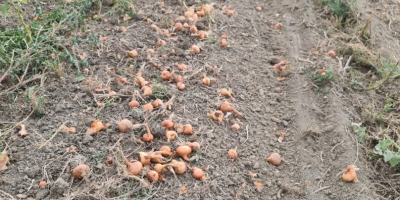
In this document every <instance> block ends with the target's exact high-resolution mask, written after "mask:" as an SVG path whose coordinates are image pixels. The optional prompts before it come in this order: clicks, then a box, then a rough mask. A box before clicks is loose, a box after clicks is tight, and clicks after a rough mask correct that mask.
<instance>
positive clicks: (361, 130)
mask: <svg viewBox="0 0 400 200" xmlns="http://www.w3.org/2000/svg"><path fill="white" fill-rule="evenodd" d="M351 125H352V126H353V131H354V132H356V133H357V134H358V140H359V141H360V142H364V141H365V140H366V139H367V133H366V132H365V131H366V130H367V127H365V126H361V125H362V123H351Z"/></svg>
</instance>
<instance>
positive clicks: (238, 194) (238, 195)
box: [235, 191, 242, 199]
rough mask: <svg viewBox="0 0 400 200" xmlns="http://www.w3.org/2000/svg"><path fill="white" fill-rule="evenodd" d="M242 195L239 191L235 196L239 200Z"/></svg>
mask: <svg viewBox="0 0 400 200" xmlns="http://www.w3.org/2000/svg"><path fill="white" fill-rule="evenodd" d="M241 195H242V192H241V191H237V192H236V195H235V196H236V199H238V198H239V197H240V196H241Z"/></svg>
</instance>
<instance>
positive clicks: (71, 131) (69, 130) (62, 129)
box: [61, 125, 76, 133]
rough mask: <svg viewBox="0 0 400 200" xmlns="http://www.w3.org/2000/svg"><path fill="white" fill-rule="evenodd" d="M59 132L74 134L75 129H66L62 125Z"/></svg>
mask: <svg viewBox="0 0 400 200" xmlns="http://www.w3.org/2000/svg"><path fill="white" fill-rule="evenodd" d="M61 131H62V132H64V133H75V132H76V128H75V127H67V126H65V125H63V126H62V127H61Z"/></svg>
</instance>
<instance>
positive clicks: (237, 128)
mask: <svg viewBox="0 0 400 200" xmlns="http://www.w3.org/2000/svg"><path fill="white" fill-rule="evenodd" d="M231 129H232V130H235V131H238V130H239V129H240V126H239V124H236V123H235V124H233V125H232V126H231Z"/></svg>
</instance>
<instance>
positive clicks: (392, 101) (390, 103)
mask: <svg viewBox="0 0 400 200" xmlns="http://www.w3.org/2000/svg"><path fill="white" fill-rule="evenodd" d="M394 105H395V99H394V97H393V95H388V96H387V97H386V100H385V105H384V106H383V111H384V112H390V111H391V110H392V109H393V107H394Z"/></svg>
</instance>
